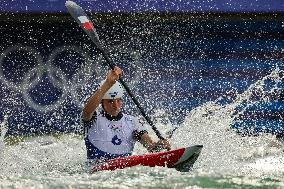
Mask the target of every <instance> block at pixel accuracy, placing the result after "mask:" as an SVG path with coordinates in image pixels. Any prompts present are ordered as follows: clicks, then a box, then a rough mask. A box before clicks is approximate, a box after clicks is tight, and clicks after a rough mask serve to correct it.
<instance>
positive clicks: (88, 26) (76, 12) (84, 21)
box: [65, 1, 165, 140]
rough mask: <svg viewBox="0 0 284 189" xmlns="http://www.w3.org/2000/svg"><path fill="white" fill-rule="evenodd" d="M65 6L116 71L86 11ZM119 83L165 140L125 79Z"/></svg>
mask: <svg viewBox="0 0 284 189" xmlns="http://www.w3.org/2000/svg"><path fill="white" fill-rule="evenodd" d="M65 6H66V8H67V10H68V12H69V13H70V14H71V16H72V17H73V18H74V19H75V20H76V22H77V23H78V24H79V25H80V26H81V27H82V29H83V30H84V31H85V32H86V33H87V35H88V36H89V37H90V39H91V40H92V41H93V42H94V44H95V45H96V47H97V48H98V50H99V51H100V52H101V53H102V55H103V57H104V58H105V60H106V62H107V64H108V66H109V67H110V68H111V69H114V67H115V64H114V63H113V62H112V61H111V60H110V59H109V57H108V55H107V53H106V49H104V47H103V45H102V44H101V42H100V40H99V36H98V34H97V32H96V29H95V28H94V25H93V23H92V21H91V20H90V19H89V17H88V16H87V14H86V13H85V12H84V10H83V9H82V8H81V7H80V6H79V5H77V4H76V3H75V2H73V1H66V3H65ZM119 82H120V83H121V85H122V86H123V87H124V88H125V90H126V92H127V93H128V94H129V96H130V97H131V99H132V100H133V102H134V103H135V104H136V106H137V107H138V109H139V110H140V112H141V114H142V115H143V116H144V118H145V119H146V121H147V122H148V123H149V125H150V126H151V127H152V129H153V130H154V132H155V134H156V135H157V137H158V138H159V139H161V140H164V139H165V138H164V137H163V136H162V135H161V133H160V132H159V131H158V129H157V128H156V127H155V125H154V123H153V122H152V120H151V119H150V118H149V117H148V116H147V114H146V113H145V111H144V110H143V108H142V107H141V105H140V104H139V102H138V101H137V99H136V98H135V96H134V95H133V94H132V92H131V91H130V89H129V87H128V86H127V85H126V83H125V82H124V81H123V79H122V78H121V77H120V78H119Z"/></svg>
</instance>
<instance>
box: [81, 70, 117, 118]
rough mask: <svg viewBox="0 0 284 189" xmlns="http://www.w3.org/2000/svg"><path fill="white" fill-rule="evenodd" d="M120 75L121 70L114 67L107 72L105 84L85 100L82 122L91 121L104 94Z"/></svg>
mask: <svg viewBox="0 0 284 189" xmlns="http://www.w3.org/2000/svg"><path fill="white" fill-rule="evenodd" d="M121 74H122V70H121V69H120V68H118V67H115V68H114V69H113V70H110V71H109V72H108V74H107V78H106V80H105V82H104V83H103V84H102V85H101V86H100V87H99V88H98V89H97V90H96V92H95V93H94V94H93V95H92V96H91V97H90V98H89V99H88V100H87V102H86V103H85V105H84V108H83V112H82V119H83V120H84V121H90V120H91V118H92V116H93V114H94V112H95V110H96V109H97V108H98V106H99V105H100V103H101V101H102V98H103V96H104V94H105V93H106V92H107V91H108V90H109V89H110V88H111V87H112V86H113V84H114V83H115V82H116V80H118V78H119V76H120V75H121Z"/></svg>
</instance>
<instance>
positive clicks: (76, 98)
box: [0, 44, 143, 113]
mask: <svg viewBox="0 0 284 189" xmlns="http://www.w3.org/2000/svg"><path fill="white" fill-rule="evenodd" d="M120 46H124V48H123V49H122V48H120ZM114 49H116V50H117V49H120V51H124V52H119V53H130V55H132V54H135V56H137V52H134V51H133V49H131V48H125V45H123V44H120V45H118V46H116V47H112V49H110V52H112V51H113V50H114ZM15 52H16V53H21V54H22V55H26V56H27V58H28V57H33V59H34V60H31V61H35V66H34V67H32V68H30V69H29V70H28V71H27V72H26V73H24V75H23V78H21V80H20V81H19V82H14V81H11V80H9V78H6V76H5V73H4V70H3V65H4V64H5V60H6V59H7V58H8V57H9V56H10V58H12V57H11V56H12V53H15ZM66 52H71V53H75V54H76V56H80V57H82V58H83V60H84V63H83V64H82V65H81V66H80V69H78V70H76V72H75V73H74V74H73V75H72V77H71V78H68V76H67V74H66V73H64V71H63V70H61V69H60V68H59V67H58V66H56V65H55V64H54V62H55V61H56V58H58V56H59V55H60V54H61V53H66ZM138 54H139V53H138ZM92 58H93V57H90V55H89V53H88V50H84V49H83V48H81V47H79V46H76V45H63V46H59V47H56V48H55V49H53V50H52V52H51V53H50V54H49V55H48V56H47V58H46V61H44V57H43V56H42V54H41V53H40V52H39V50H37V49H36V48H35V47H31V46H26V45H14V46H10V47H8V48H6V49H5V50H4V51H2V53H1V56H0V82H1V83H2V84H4V85H5V86H6V87H7V88H8V89H9V90H13V91H15V92H17V93H20V94H21V95H22V97H23V99H24V101H25V102H26V103H27V105H28V106H29V107H31V108H33V109H34V110H36V111H38V112H41V113H46V112H51V111H54V110H56V109H58V108H59V107H60V106H61V105H62V104H63V103H64V102H65V100H66V98H67V97H68V98H71V100H72V103H73V104H76V105H77V106H78V107H79V108H80V107H81V105H82V99H81V98H80V95H79V94H78V91H80V90H81V89H82V87H84V86H85V85H86V83H87V82H88V81H89V80H90V79H93V78H101V77H102V76H104V74H105V73H102V71H103V70H100V66H98V65H101V64H104V63H103V57H102V56H101V55H99V54H98V56H96V57H95V60H94V59H92ZM10 61H13V60H10ZM64 63H65V62H64ZM131 65H132V68H130V69H136V70H137V69H141V67H143V66H142V65H141V61H140V60H139V58H138V59H137V58H136V59H134V60H133V64H131ZM43 74H45V75H47V76H48V80H49V82H50V83H51V84H52V85H53V86H54V87H56V88H57V89H59V90H60V91H61V95H60V96H59V97H58V98H57V99H56V100H54V101H52V102H49V103H48V104H45V105H43V104H39V103H37V102H35V101H34V100H33V98H32V96H31V95H30V91H31V90H32V89H33V88H34V87H36V86H37V85H38V83H39V82H41V79H42V77H43ZM139 79H140V75H139V74H134V78H132V81H133V82H132V83H130V86H132V85H135V83H136V82H138V81H139ZM94 82H99V81H94Z"/></svg>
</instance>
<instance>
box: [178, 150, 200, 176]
mask: <svg viewBox="0 0 284 189" xmlns="http://www.w3.org/2000/svg"><path fill="white" fill-rule="evenodd" d="M202 148H203V145H194V146H190V147H188V148H186V149H185V151H184V153H183V155H182V157H181V158H180V159H179V161H178V162H176V163H175V165H174V166H173V167H174V168H175V169H176V170H178V171H181V172H188V171H191V170H192V167H193V164H194V163H195V162H196V160H197V159H198V157H199V155H200V152H201V150H202Z"/></svg>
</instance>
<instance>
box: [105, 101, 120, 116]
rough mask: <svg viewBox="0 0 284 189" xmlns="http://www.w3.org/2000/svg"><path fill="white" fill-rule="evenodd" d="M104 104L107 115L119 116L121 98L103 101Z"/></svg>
mask: <svg viewBox="0 0 284 189" xmlns="http://www.w3.org/2000/svg"><path fill="white" fill-rule="evenodd" d="M102 104H103V107H104V110H105V112H106V113H108V114H109V115H112V116H117V115H118V113H119V112H120V108H121V106H122V100H121V98H117V99H103V100H102Z"/></svg>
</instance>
